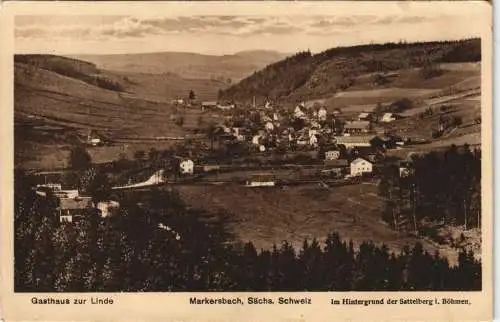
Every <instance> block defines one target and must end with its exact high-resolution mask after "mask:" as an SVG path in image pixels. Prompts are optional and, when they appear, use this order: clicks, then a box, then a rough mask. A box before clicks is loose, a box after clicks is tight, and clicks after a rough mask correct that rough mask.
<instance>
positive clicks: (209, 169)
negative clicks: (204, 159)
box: [202, 164, 220, 172]
mask: <svg viewBox="0 0 500 322" xmlns="http://www.w3.org/2000/svg"><path fill="white" fill-rule="evenodd" d="M202 169H203V172H212V171H219V170H220V165H218V164H205V165H203V166H202Z"/></svg>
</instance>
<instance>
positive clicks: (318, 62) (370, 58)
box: [223, 39, 481, 101]
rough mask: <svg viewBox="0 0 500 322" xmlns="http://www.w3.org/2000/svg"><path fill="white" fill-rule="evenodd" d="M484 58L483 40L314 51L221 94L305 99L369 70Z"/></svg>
mask: <svg viewBox="0 0 500 322" xmlns="http://www.w3.org/2000/svg"><path fill="white" fill-rule="evenodd" d="M480 59H481V54H480V40H479V39H473V40H464V41H455V42H431V43H413V44H404V43H403V44H401V43H399V44H383V45H364V46H354V47H345V48H332V49H330V50H327V51H324V52H322V53H319V54H316V55H312V54H311V53H309V52H303V53H299V54H297V55H295V56H293V57H288V58H287V59H285V60H282V61H279V62H277V63H274V64H272V65H270V66H267V67H266V68H265V69H263V70H261V71H259V72H258V73H256V74H254V75H252V76H249V77H247V78H246V79H244V80H242V81H241V82H240V83H238V84H236V85H233V86H231V87H230V88H228V89H227V90H225V91H224V93H223V95H224V97H227V98H235V99H239V100H246V101H249V100H250V99H251V98H252V97H253V96H254V95H255V96H257V98H261V99H262V98H264V97H266V96H270V97H273V98H278V99H279V98H282V99H285V98H286V99H287V100H307V99H314V98H321V97H324V96H325V95H329V94H331V93H334V92H337V91H343V90H345V89H346V88H349V87H350V86H352V85H353V81H354V80H356V78H358V77H359V76H361V75H363V74H367V73H374V72H385V71H395V70H401V69H410V68H415V67H422V66H424V65H425V64H427V63H428V62H431V63H445V62H471V61H479V60H480ZM354 84H356V82H354ZM410 85H411V84H410Z"/></svg>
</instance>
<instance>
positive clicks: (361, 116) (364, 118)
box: [358, 112, 372, 121]
mask: <svg viewBox="0 0 500 322" xmlns="http://www.w3.org/2000/svg"><path fill="white" fill-rule="evenodd" d="M371 116H372V115H371V113H366V112H362V113H360V114H359V116H358V120H359V121H369V120H370V118H371Z"/></svg>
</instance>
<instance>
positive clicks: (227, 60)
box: [68, 50, 287, 82]
mask: <svg viewBox="0 0 500 322" xmlns="http://www.w3.org/2000/svg"><path fill="white" fill-rule="evenodd" d="M286 56H287V54H283V53H279V52H276V51H267V50H253V51H241V52H237V53H235V54H230V55H221V56H219V55H205V54H197V53H189V52H157V53H139V54H108V55H69V56H68V57H71V58H76V59H81V60H84V61H88V62H91V63H93V64H95V65H96V66H97V67H98V68H100V69H106V70H111V71H120V72H128V73H147V74H166V73H174V74H178V75H179V76H181V77H183V78H196V79H214V80H219V81H226V82H227V81H230V82H235V81H239V80H241V79H243V78H245V77H247V76H249V75H251V74H252V73H253V72H255V71H258V70H260V69H262V68H264V67H265V66H267V65H269V64H271V63H274V62H276V61H279V60H281V59H283V58H285V57H286Z"/></svg>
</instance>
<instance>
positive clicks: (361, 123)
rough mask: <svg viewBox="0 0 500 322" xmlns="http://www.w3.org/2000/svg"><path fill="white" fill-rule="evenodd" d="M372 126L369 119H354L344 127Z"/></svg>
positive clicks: (363, 127) (360, 127)
mask: <svg viewBox="0 0 500 322" xmlns="http://www.w3.org/2000/svg"><path fill="white" fill-rule="evenodd" d="M369 126H370V122H368V121H352V122H349V123H346V124H345V125H344V129H367V128H368V127H369Z"/></svg>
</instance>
